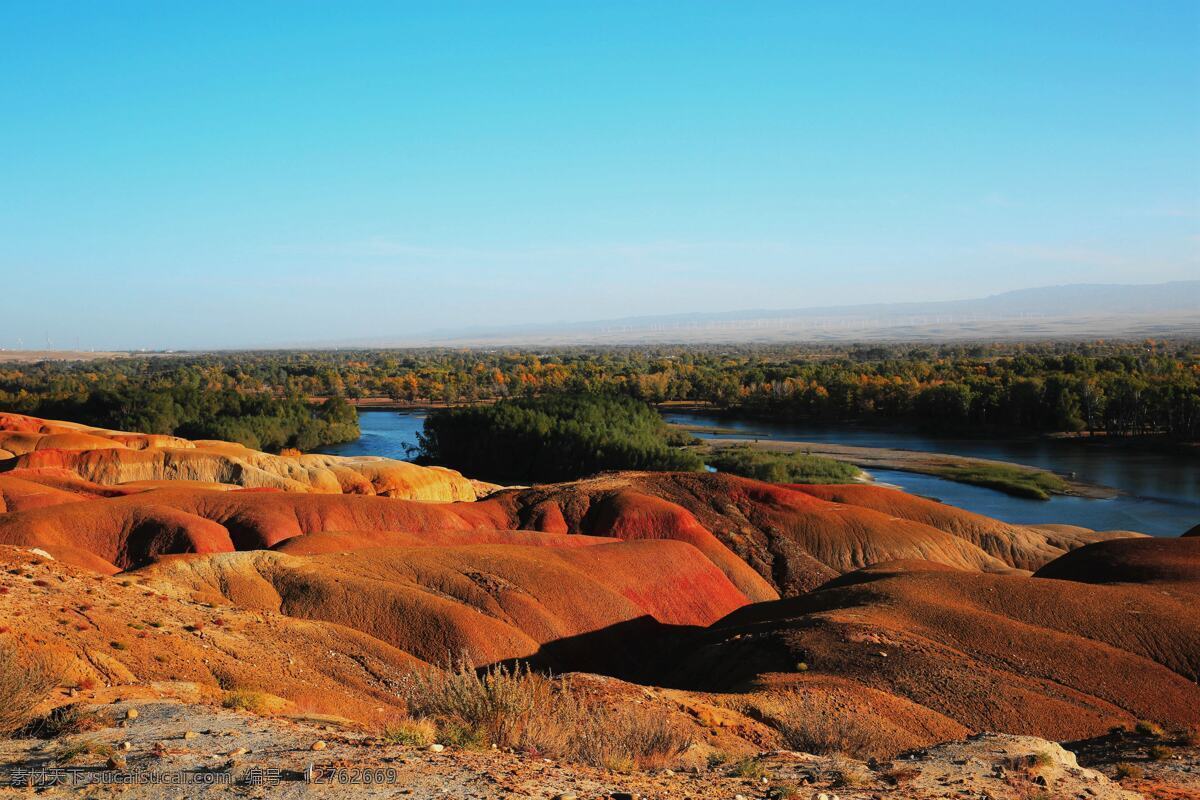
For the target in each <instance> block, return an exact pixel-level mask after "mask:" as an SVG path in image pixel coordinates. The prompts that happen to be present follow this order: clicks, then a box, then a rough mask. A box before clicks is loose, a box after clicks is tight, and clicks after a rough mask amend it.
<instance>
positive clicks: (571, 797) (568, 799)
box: [553, 792, 579, 800]
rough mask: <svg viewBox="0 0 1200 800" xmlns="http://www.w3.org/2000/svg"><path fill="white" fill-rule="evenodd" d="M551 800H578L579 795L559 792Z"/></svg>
mask: <svg viewBox="0 0 1200 800" xmlns="http://www.w3.org/2000/svg"><path fill="white" fill-rule="evenodd" d="M553 800H579V795H577V794H575V793H574V792H560V793H559V794H556V795H554V798H553Z"/></svg>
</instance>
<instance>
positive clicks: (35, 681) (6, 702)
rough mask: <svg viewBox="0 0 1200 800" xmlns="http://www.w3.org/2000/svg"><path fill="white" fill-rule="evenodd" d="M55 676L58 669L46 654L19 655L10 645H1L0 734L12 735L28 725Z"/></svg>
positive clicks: (56, 683) (54, 682)
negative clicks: (0, 699) (0, 700)
mask: <svg viewBox="0 0 1200 800" xmlns="http://www.w3.org/2000/svg"><path fill="white" fill-rule="evenodd" d="M58 678H59V675H58V670H57V669H56V668H55V667H54V666H53V665H52V664H51V663H50V662H49V660H47V659H46V658H44V657H42V656H40V655H37V654H31V655H27V656H21V655H19V654H18V653H17V651H16V650H15V649H14V648H13V647H11V646H10V645H0V698H3V701H2V702H0V736H11V735H12V734H14V733H16V732H17V731H19V730H21V729H22V728H24V727H25V726H26V725H28V724H29V721H30V719H32V717H33V711H34V709H35V708H37V707H38V705H39V704H40V703H41V702H42V701H43V700H45V699H46V698H47V697H49V695H50V692H51V691H52V690H53V689H54V687H55V686H57V685H58Z"/></svg>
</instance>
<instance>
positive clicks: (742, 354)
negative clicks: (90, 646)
mask: <svg viewBox="0 0 1200 800" xmlns="http://www.w3.org/2000/svg"><path fill="white" fill-rule="evenodd" d="M177 386H183V387H188V388H189V389H193V390H195V391H197V392H199V393H201V394H203V393H209V392H222V391H231V392H235V393H237V394H238V395H240V396H243V397H246V396H253V397H261V398H275V399H278V400H280V401H281V402H284V403H290V404H293V405H292V408H293V411H292V412H287V413H284V414H281V415H282V416H285V417H286V416H289V414H294V413H295V409H296V408H298V406H295V405H294V404H295V403H296V402H302V401H303V400H304V399H309V400H312V399H314V398H317V399H325V398H335V397H340V398H346V399H348V400H350V401H354V400H357V399H364V398H385V399H388V400H391V401H395V402H398V403H412V404H442V403H445V404H474V403H479V402H488V401H494V400H500V399H505V398H531V397H538V396H545V395H554V394H596V395H600V394H604V395H612V394H616V395H624V396H628V397H632V398H634V399H638V400H642V401H646V402H650V403H661V402H667V401H689V402H698V403H705V404H708V405H711V406H712V407H713V408H716V409H720V410H726V411H730V412H733V413H739V414H746V415H756V416H763V417H779V418H795V419H807V420H815V421H830V422H838V421H851V420H853V421H863V422H883V423H899V424H906V425H918V426H937V427H939V428H943V429H947V428H950V429H953V428H962V429H970V430H972V431H974V432H977V433H986V432H995V433H1003V434H1010V433H1014V432H1016V433H1041V432H1047V431H1093V432H1104V433H1108V434H1111V435H1121V436H1132V435H1160V436H1165V437H1170V438H1172V439H1175V440H1180V441H1195V440H1197V439H1200V343H1197V342H1193V341H1164V340H1146V341H1142V342H1108V341H1091V342H1046V343H1003V344H948V345H878V346H840V345H838V346H835V345H828V346H824V345H822V346H810V345H773V346H768V345H759V346H715V345H713V346H677V347H675V346H660V347H606V348H587V347H575V348H560V349H553V350H544V351H533V350H529V349H505V348H501V349H494V350H445V349H441V350H438V349H426V350H421V349H414V350H338V351H328V350H327V351H304V352H301V351H288V352H277V351H276V352H272V351H264V352H238V353H215V354H196V355H175V356H166V355H159V356H152V357H135V358H120V359H110V360H106V361H88V362H76V363H60V362H43V363H39V364H8V365H3V366H0V408H8V409H14V410H21V409H26V410H30V411H31V412H32V411H34V410H36V408H37V407H39V406H40V405H42V404H44V403H48V402H49V403H53V402H62V401H63V400H66V399H72V398H74V399H75V400H76V401H78V400H79V398H81V397H85V396H87V395H88V394H89V393H91V392H95V391H98V390H113V391H116V392H119V393H127V392H130V391H134V392H142V391H147V392H151V393H155V394H157V393H161V392H163V391H166V390H169V389H171V388H172V387H177ZM154 402H155V403H162V402H166V401H162V400H155V401H154ZM172 402H178V401H177V400H175V399H174V396H172ZM200 402H201V401H199V400H193V399H190V398H188V399H186V402H185V403H184V405H192V404H195V403H200ZM264 402H265V400H264ZM267 416H276V414H273V413H271V414H267ZM156 417H157V418H159V419H162V418H164V417H170V413H169V412H168V411H163V412H162V413H161V414H156ZM256 435H257V434H256ZM264 435H265V437H266V438H267V439H269V440H271V441H276V440H278V436H277V435H275V434H274V433H271V432H265V434H264ZM305 438H308V437H305Z"/></svg>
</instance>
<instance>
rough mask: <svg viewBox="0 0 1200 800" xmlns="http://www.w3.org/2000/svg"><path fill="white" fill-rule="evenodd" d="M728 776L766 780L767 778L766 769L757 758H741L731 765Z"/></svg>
mask: <svg viewBox="0 0 1200 800" xmlns="http://www.w3.org/2000/svg"><path fill="white" fill-rule="evenodd" d="M729 774H730V775H732V776H734V777H735V778H751V779H757V778H766V777H768V774H769V773H768V772H767V767H766V765H765V764H763V763H762V762H761V761H759V760H758V759H757V758H743V759H742V760H741V761H738V762H737V763H736V764H734V765H733V768H732V769H731V770H730V771H729Z"/></svg>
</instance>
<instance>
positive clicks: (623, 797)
mask: <svg viewBox="0 0 1200 800" xmlns="http://www.w3.org/2000/svg"><path fill="white" fill-rule="evenodd" d="M609 797H611V798H612V800H637V797H636V796H635V795H634V794H633V792H613V793H612V794H610V795H609Z"/></svg>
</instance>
